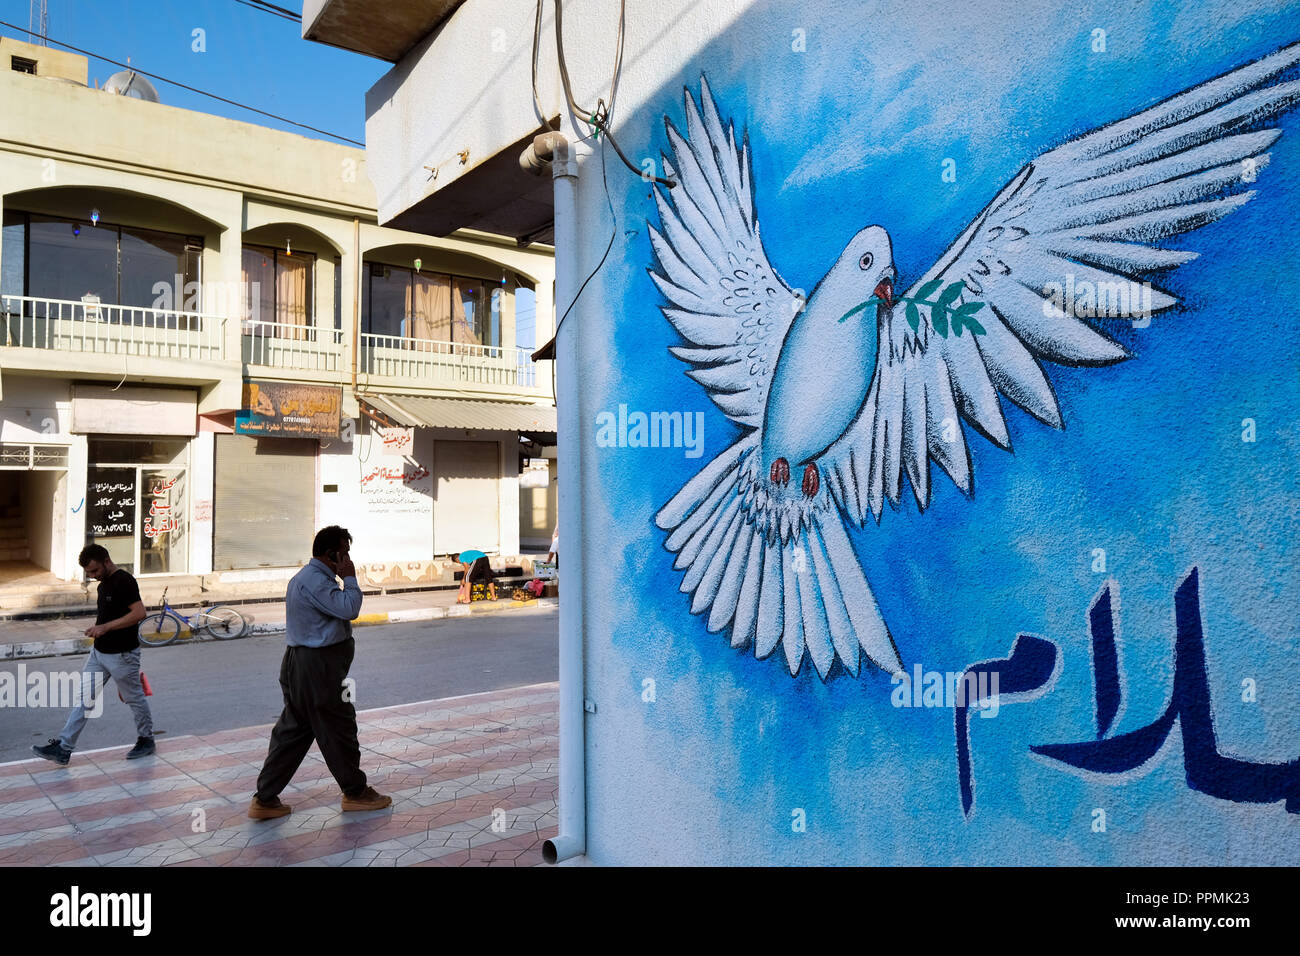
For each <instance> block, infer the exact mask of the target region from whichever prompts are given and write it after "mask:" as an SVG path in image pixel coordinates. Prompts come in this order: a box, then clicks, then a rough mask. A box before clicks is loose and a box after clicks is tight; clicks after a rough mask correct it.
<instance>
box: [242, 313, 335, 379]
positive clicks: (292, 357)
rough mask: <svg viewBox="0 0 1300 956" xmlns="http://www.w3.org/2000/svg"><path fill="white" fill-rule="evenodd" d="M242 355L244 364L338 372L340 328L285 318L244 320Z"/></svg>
mask: <svg viewBox="0 0 1300 956" xmlns="http://www.w3.org/2000/svg"><path fill="white" fill-rule="evenodd" d="M243 352H244V355H243V358H244V362H245V363H246V364H248V365H262V366H267V367H270V368H291V369H306V370H308V371H316V372H342V371H344V370H345V365H344V362H343V332H342V330H341V329H322V328H318V327H316V326H311V325H294V324H291V323H287V322H255V321H245V322H244V324H243Z"/></svg>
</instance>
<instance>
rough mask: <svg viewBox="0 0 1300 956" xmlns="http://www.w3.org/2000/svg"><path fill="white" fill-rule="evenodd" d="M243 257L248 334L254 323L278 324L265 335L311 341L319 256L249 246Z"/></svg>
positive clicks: (245, 313) (264, 332)
mask: <svg viewBox="0 0 1300 956" xmlns="http://www.w3.org/2000/svg"><path fill="white" fill-rule="evenodd" d="M242 258H243V272H244V303H245V312H244V321H245V331H248V330H249V328H250V326H251V325H252V324H254V323H258V322H263V323H265V322H274V323H277V325H275V326H272V329H271V330H264V331H263V332H262V334H274V335H275V336H277V337H279V338H293V339H309V338H310V337H311V336H312V335H313V334H314V333H313V331H312V327H313V326H314V324H315V322H314V318H315V308H314V302H313V298H312V295H313V291H312V277H313V276H314V275H315V273H316V256H315V255H313V254H312V253H310V252H295V253H288V252H285V251H284V250H282V249H272V248H270V247H267V246H252V245H245V246H244V248H243V257H242ZM272 330H273V333H272Z"/></svg>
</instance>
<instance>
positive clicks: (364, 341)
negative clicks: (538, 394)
mask: <svg viewBox="0 0 1300 956" xmlns="http://www.w3.org/2000/svg"><path fill="white" fill-rule="evenodd" d="M360 368H361V371H362V372H363V373H364V374H366V375H370V376H373V377H376V378H385V379H401V380H404V381H407V382H418V383H420V384H425V383H427V384H432V385H452V386H463V385H471V386H474V385H482V386H497V387H504V388H534V387H536V385H537V365H536V363H534V362H533V359H532V355H531V353H530V352H528V351H526V350H525V349H516V348H504V347H501V346H491V345H469V344H466V343H463V342H433V341H429V340H428V339H408V338H402V337H401V336H396V335H368V334H367V335H362V336H361V363H360Z"/></svg>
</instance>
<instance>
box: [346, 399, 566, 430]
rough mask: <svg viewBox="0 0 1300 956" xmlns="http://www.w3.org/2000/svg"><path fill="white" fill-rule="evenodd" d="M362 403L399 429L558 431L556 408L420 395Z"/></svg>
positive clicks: (365, 400)
mask: <svg viewBox="0 0 1300 956" xmlns="http://www.w3.org/2000/svg"><path fill="white" fill-rule="evenodd" d="M361 398H362V400H363V401H364V402H365V403H366V404H367V405H370V406H371V407H373V408H374V409H375V410H376V411H378V412H380V413H381V414H383V415H384V416H386V417H388V418H391V419H392V420H393V421H394V422H395V423H396V424H398V425H405V426H407V427H410V426H415V425H421V426H429V427H432V428H482V429H497V430H504V431H514V432H554V431H556V428H557V425H556V419H555V408H554V406H551V405H524V404H520V403H516V402H485V401H482V400H470V399H463V398H425V397H422V396H418V395H382V396H381V395H363V396H361Z"/></svg>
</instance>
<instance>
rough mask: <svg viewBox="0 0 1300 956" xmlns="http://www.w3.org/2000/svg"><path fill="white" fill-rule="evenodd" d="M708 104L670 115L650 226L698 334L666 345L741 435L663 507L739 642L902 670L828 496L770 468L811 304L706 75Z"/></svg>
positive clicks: (691, 585) (686, 566)
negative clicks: (774, 387)
mask: <svg viewBox="0 0 1300 956" xmlns="http://www.w3.org/2000/svg"><path fill="white" fill-rule="evenodd" d="M701 87H702V90H701V101H702V110H701V109H697V108H696V105H695V101H694V100H693V98H692V97H691V95H690V93H689V91H688V92H687V93H686V97H685V99H686V131H687V134H688V136H689V139H688V138H687V137H684V136H682V134H681V133H680V132H678V130H677V129H676V128H675V127H674V126H673V125H672V123H671V122H669V121H667V118H665V126H666V128H667V134H668V139H669V143H670V145H671V146H672V150H673V159H671V160H670V159H668V158H667V157H664V160H663V161H664V166H665V169H666V170H667V171H668V173H669V175H671V176H674V177H676V178H677V180H678V182H679V186H678V188H676V189H674V190H672V194H671V197H672V203H671V204H670V203H669V202H668V201H667V200H666V199H665V198H664V196H663V195H661V194H660V193H659V192H658V191H656V193H655V200H656V204H657V206H658V211H659V217H660V222H661V223H662V226H663V232H662V233H661V232H660V231H659V230H657V229H655V227H654V226H653V225H651V226H649V235H650V241H651V244H652V246H653V249H654V252H655V256H656V259H657V260H658V264H659V270H660V271H656V270H650V276H651V278H652V279H653V280H654V282H655V284H656V285H657V286H658V287H659V290H660V291H661V292H662V293H663V295H664V297H665V298H666V299H667V300H668V302H669V303H670V305H667V306H664V307H663V313H664V316H665V317H666V318H667V319H668V321H669V322H670V323H671V324H672V326H673V327H674V328H675V329H676V330H677V331H678V332H679V333H680V334H681V335H682V336H683V338H685V339H686V340H687V342H688V343H689V344H688V345H686V346H682V347H672V348H670V350H669V351H670V352H671V353H672V354H673V355H674V356H676V357H677V358H679V359H681V360H683V361H685V362H688V363H690V364H691V366H692V368H691V369H690V370H689V371H688V372H687V373H686V374H687V375H689V376H690V377H691V378H692V379H694V380H695V381H697V382H699V383H700V384H701V385H703V386H704V388H705V390H706V391H707V393H708V395H709V397H710V399H712V401H713V402H714V403H715V404H716V405H717V406H718V407H719V408H720V409H721V410H722V411H723V412H724V413H725V414H726V415H727V416H728V417H730V418H731V419H732V420H733V421H735V422H736V423H737V424H739V425H740V426H741V427H742V430H743V431H744V434H743V435H742V436H741V437H740V439H739V440H737V441H736V442H735V443H734V444H732V445H731V447H729V448H727V449H726V450H725V451H723V452H722V453H721V454H720V455H718V457H717V458H715V459H714V460H713V461H711V462H710V463H709V464H707V465H705V466H704V468H703V469H702V470H701V471H700V472H699V473H698V474H697V475H695V477H693V478H692V479H691V480H690V481H689V482H687V483H686V485H685V486H684V487H683V488H682V489H681V491H679V492H678V493H677V495H675V496H674V497H673V499H672V500H671V501H669V502H668V503H667V504H666V505H665V506H664V507H663V508H662V509H661V511H660V512H659V514H658V515H657V516H656V519H655V520H656V522H657V523H658V525H659V527H661V528H663V529H664V530H666V531H668V532H670V533H669V535H668V538H667V540H666V542H665V545H666V547H667V548H668V550H669V551H671V552H673V553H675V554H676V555H677V560H676V563H675V565H674V567H676V568H677V569H678V570H680V571H683V572H685V573H684V575H683V580H682V584H681V590H682V591H683V592H684V593H688V594H691V595H692V601H691V611H692V613H696V614H703V613H705V612H708V628H709V630H710V631H720V630H723V629H725V628H727V627H730V628H731V643H732V646H733V647H737V648H742V647H746V646H748V645H749V644H751V643H752V644H753V645H754V651H755V654H756V656H758V657H760V658H763V657H767V656H768V655H769V654H771V653H772V652H773V651H774V650H775V649H776V647H777V646H778V645H781V646H783V647H784V650H785V658H786V663H787V666H788V667H789V669H790V672H791V674H794V673H797V672H798V670H799V668H800V666H801V664H802V661H803V658H804V655H805V650H807V651H808V653H809V655H810V656H811V657H812V659H813V661H814V664H815V665H816V667H817V669H818V672H819V673H820V674H821V675H822V676H823V677H825V676H826V674H827V673H828V672H829V670H830V667H831V665H832V663H833V662H834V661H835V660H836V659H837V658H838V659H839V660H840V661H841V662H842V663H843V665H844V667H845V668H846V669H847V670H848V671H849V672H850V673H852V674H856V673H857V670H858V662H859V657H860V654H859V650H861V651H862V652H863V653H866V654H867V656H868V657H869V658H870V659H872V660H873V661H875V662H876V663H878V664H879V665H880V666H882V667H887V668H888V669H890V670H895V671H901V669H902V663H901V661H900V660H899V658H898V653H897V651H896V650H895V649H894V646H893V643H892V641H891V640H890V638H889V635H888V631H887V630H886V628H885V624H884V621H883V619H882V618H881V616H880V612H879V610H878V609H877V608H876V604H875V600H874V598H873V597H872V595H871V591H870V588H869V587H868V586H867V582H866V579H865V578H864V577H863V575H862V571H861V569H860V568H859V566H858V562H857V557H856V555H854V553H853V549H852V546H851V544H850V543H849V540H848V536H847V534H846V533H845V531H844V527H843V521H842V519H841V517H840V516H839V515H838V514H837V513H836V511H835V509H834V505H833V503H832V502H831V499H830V496H829V494H827V493H826V492H825V491H823V492H822V493H821V494H819V495H817V496H816V497H814V498H804V497H802V496H799V495H797V494H795V495H789V494H785V495H783V494H781V493H780V490H779V489H774V488H771V487H769V486H768V484H767V482H766V481H765V480H764V477H763V468H762V462H761V461H760V456H759V450H760V446H761V426H762V424H763V418H764V412H765V408H766V405H767V402H768V392H769V389H770V387H771V382H772V377H773V372H774V369H775V366H776V363H777V358H778V355H779V354H780V352H781V346H782V343H783V341H784V339H785V337H786V335H787V333H788V331H789V329H790V326H791V324H792V322H793V320H794V319H795V317H796V315H797V314H798V313H799V312H800V310H801V309H802V308H803V305H804V300H803V299H802V298H801V297H800V296H797V295H796V294H795V293H794V292H793V291H792V290H791V289H790V288H789V287H788V286H787V285H786V283H785V282H783V281H782V280H781V278H780V276H778V275H777V273H776V270H775V269H773V268H772V266H771V264H770V262H769V261H768V257H767V254H766V252H765V251H764V249H763V245H762V242H761V241H760V239H759V228H758V219H757V216H756V214H755V209H754V199H753V191H752V185H751V182H752V181H751V173H750V164H749V146H748V138H747V137H745V138H744V139H743V140H742V142H743V144H744V145H743V146H742V147H741V148H740V149H739V150H738V149H737V146H736V142H735V139H734V133H733V130H732V129H731V128H730V127H728V129H727V130H725V131H724V129H723V126H722V122H721V120H720V118H719V116H718V111H717V107H716V105H715V104H714V101H713V96H712V94H711V92H710V91H709V88H708V84H707V82H706V81H702V82H701Z"/></svg>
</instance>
